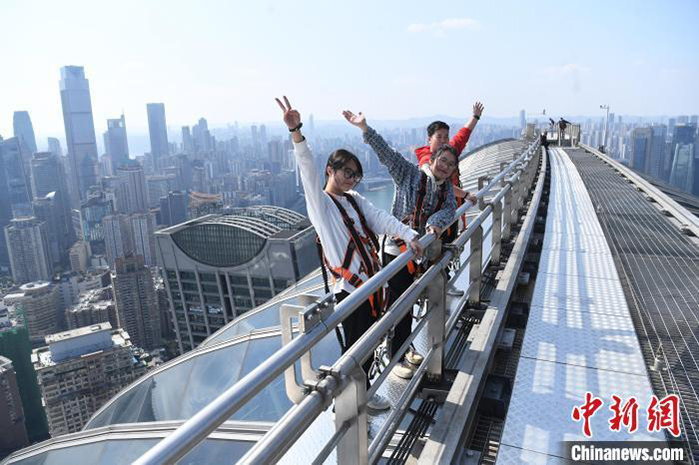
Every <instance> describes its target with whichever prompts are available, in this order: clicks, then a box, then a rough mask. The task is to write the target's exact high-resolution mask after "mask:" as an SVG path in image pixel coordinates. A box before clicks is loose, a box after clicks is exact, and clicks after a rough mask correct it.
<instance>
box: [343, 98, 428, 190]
mask: <svg viewBox="0 0 699 465" xmlns="http://www.w3.org/2000/svg"><path fill="white" fill-rule="evenodd" d="M342 115H343V116H344V117H345V119H346V120H347V121H349V123H350V124H352V125H353V126H357V127H358V128H359V129H361V130H362V134H363V135H364V142H365V143H367V144H369V146H370V147H371V148H372V149H373V150H374V152H375V153H376V156H377V157H378V158H379V161H380V162H381V164H382V165H384V166H385V167H386V168H387V169H388V173H389V174H390V175H391V177H392V178H393V180H394V181H395V182H396V183H397V184H400V183H402V182H403V181H404V180H405V179H406V178H407V179H410V178H411V177H412V176H414V175H415V173H416V172H417V171H418V168H417V166H415V165H414V164H413V163H410V162H409V161H408V160H406V159H405V158H403V155H401V154H400V153H399V152H398V151H397V150H396V149H394V148H393V147H391V146H390V145H388V143H387V142H386V141H385V140H384V138H383V137H381V135H380V134H379V133H377V132H376V131H375V130H374V129H373V128H371V127H369V125H368V124H367V122H366V118H365V117H364V115H363V114H362V113H361V112H360V113H359V114H358V115H355V114H354V113H352V112H351V111H349V110H345V111H343V112H342Z"/></svg>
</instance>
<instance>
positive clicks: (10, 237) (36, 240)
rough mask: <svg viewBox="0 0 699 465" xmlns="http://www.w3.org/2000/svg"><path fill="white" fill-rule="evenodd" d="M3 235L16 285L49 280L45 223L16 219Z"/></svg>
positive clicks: (49, 256) (48, 250)
mask: <svg viewBox="0 0 699 465" xmlns="http://www.w3.org/2000/svg"><path fill="white" fill-rule="evenodd" d="M4 232H5V241H6V243H7V250H8V253H9V255H10V267H11V268H12V279H13V280H14V281H15V283H17V284H23V283H27V282H30V281H41V280H44V281H48V280H50V279H51V278H52V276H51V275H52V274H53V266H52V261H51V255H50V249H49V241H48V233H47V231H46V223H44V222H43V221H39V220H37V219H36V218H35V217H22V218H15V219H13V220H12V221H10V224H9V225H8V226H6V227H5V231H4Z"/></svg>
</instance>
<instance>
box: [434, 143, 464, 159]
mask: <svg viewBox="0 0 699 465" xmlns="http://www.w3.org/2000/svg"><path fill="white" fill-rule="evenodd" d="M444 152H449V153H451V154H452V155H453V156H454V159H455V160H456V162H457V163H458V162H459V155H457V153H456V149H455V148H454V147H452V146H451V145H449V144H444V145H441V146H440V147H439V148H438V149H437V151H436V152H434V153H433V154H432V156H431V157H430V160H436V159H437V157H439V156H440V155H441V154H443V153H444Z"/></svg>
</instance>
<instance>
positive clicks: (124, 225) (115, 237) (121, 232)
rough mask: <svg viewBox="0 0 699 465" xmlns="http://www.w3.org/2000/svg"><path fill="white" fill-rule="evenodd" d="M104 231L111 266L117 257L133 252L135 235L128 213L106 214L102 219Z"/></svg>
mask: <svg viewBox="0 0 699 465" xmlns="http://www.w3.org/2000/svg"><path fill="white" fill-rule="evenodd" d="M102 233H103V234H104V246H105V255H106V256H107V263H108V264H109V266H110V267H113V266H114V264H115V263H116V259H117V258H119V257H124V256H125V255H128V254H131V253H133V249H134V244H133V235H132V232H131V222H130V221H129V216H128V215H124V214H121V213H118V214H116V215H108V216H105V217H104V218H103V219H102Z"/></svg>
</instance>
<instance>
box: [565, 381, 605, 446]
mask: <svg viewBox="0 0 699 465" xmlns="http://www.w3.org/2000/svg"><path fill="white" fill-rule="evenodd" d="M601 406H602V399H600V398H598V397H594V396H593V395H592V393H591V392H586V393H585V403H584V404H583V405H581V406H579V407H578V406H576V407H575V408H573V414H572V417H573V420H575V421H580V420H581V419H582V420H583V434H584V435H585V436H586V437H588V438H591V437H592V430H591V429H590V418H592V416H593V415H594V414H595V412H597V410H599V408H600V407H601Z"/></svg>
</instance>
